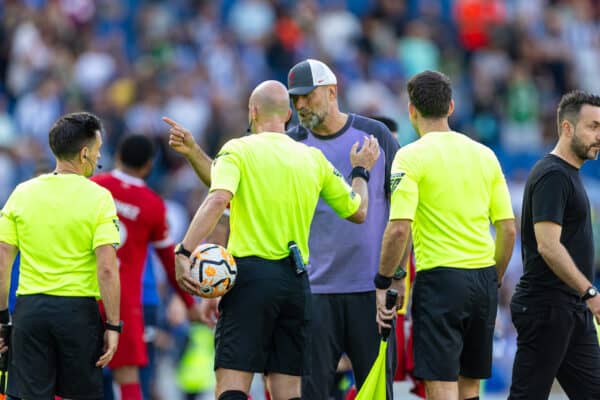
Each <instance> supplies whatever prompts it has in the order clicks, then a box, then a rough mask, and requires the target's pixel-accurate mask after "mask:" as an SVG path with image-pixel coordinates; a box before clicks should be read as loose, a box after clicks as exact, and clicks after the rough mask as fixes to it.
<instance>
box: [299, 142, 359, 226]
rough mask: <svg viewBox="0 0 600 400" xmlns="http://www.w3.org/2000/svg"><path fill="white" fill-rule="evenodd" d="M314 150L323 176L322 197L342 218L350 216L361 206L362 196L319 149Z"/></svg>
mask: <svg viewBox="0 0 600 400" xmlns="http://www.w3.org/2000/svg"><path fill="white" fill-rule="evenodd" d="M311 150H314V154H315V157H317V160H318V165H319V168H320V173H321V176H322V178H323V180H322V187H321V193H320V196H321V198H322V199H323V200H324V201H325V202H326V203H327V204H328V205H329V206H330V207H331V208H332V209H333V211H335V213H336V214H337V215H338V216H339V217H340V218H344V219H345V218H348V217H350V216H351V215H352V214H354V213H355V212H356V211H357V210H358V208H359V207H360V203H361V198H360V195H359V194H358V193H355V192H354V191H353V190H352V187H350V185H348V183H347V182H346V181H345V180H344V177H343V176H342V174H341V173H340V172H339V171H338V170H337V169H336V168H335V167H334V166H333V165H332V164H331V163H330V162H329V161H328V160H327V159H326V158H325V156H324V155H323V153H321V151H320V150H318V149H311Z"/></svg>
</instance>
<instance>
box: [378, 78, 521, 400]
mask: <svg viewBox="0 0 600 400" xmlns="http://www.w3.org/2000/svg"><path fill="white" fill-rule="evenodd" d="M408 96H409V106H408V110H409V116H410V121H411V123H412V125H413V127H414V128H415V129H416V131H417V133H418V134H419V135H420V136H421V138H420V139H419V140H417V141H416V142H413V143H411V144H409V145H407V146H405V147H403V148H402V149H400V150H399V151H398V153H397V154H396V157H395V159H394V163H393V164H392V176H391V179H390V181H391V191H392V199H391V208H390V222H389V223H388V226H387V228H386V230H385V233H384V237H383V244H382V250H381V261H380V267H379V273H378V274H377V275H376V277H375V285H376V287H377V307H378V314H377V315H378V317H377V318H378V322H379V325H380V326H387V324H386V323H385V322H384V321H385V320H386V319H390V318H392V317H393V316H394V314H393V312H389V311H387V310H386V308H385V289H387V287H389V286H390V284H391V277H392V275H393V274H394V271H395V270H396V268H397V266H398V265H399V262H400V259H401V256H402V254H403V252H404V251H408V249H406V242H407V240H408V237H409V235H410V233H411V231H412V234H413V241H414V249H415V254H416V259H417V275H416V280H415V284H414V289H413V304H412V315H413V327H414V355H415V371H414V375H415V376H416V377H417V378H421V379H424V380H425V387H426V391H427V398H428V399H432V400H446V399H457V398H460V399H463V400H464V399H469V400H474V399H478V398H479V397H478V396H479V380H480V379H483V378H486V377H489V376H490V374H491V362H492V339H493V333H494V322H495V318H496V308H497V305H498V292H497V288H498V285H499V283H501V282H502V277H503V276H504V271H505V270H506V266H507V264H508V261H509V260H510V256H511V254H512V249H513V245H514V241H515V235H516V233H515V224H514V216H513V211H512V205H511V201H510V195H509V193H508V188H507V185H506V182H505V179H504V176H503V174H502V170H501V168H500V164H499V162H498V160H497V159H496V156H495V155H494V153H493V152H492V150H490V149H489V148H487V147H485V146H483V145H481V144H479V143H477V142H475V141H473V140H471V139H469V138H468V137H466V136H465V135H463V134H460V133H457V132H453V131H452V130H450V127H449V125H448V117H449V116H450V115H451V114H452V111H453V110H454V101H453V100H452V88H451V86H450V80H449V79H448V78H447V77H446V76H445V75H443V74H441V73H439V72H433V71H426V72H423V73H420V74H418V75H416V76H414V77H413V78H412V79H411V80H410V81H409V82H408ZM490 221H491V222H492V223H493V224H494V227H495V228H496V241H495V244H494V240H493V238H492V237H491V235H490V230H489V228H490Z"/></svg>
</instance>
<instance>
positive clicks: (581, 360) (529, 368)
mask: <svg viewBox="0 0 600 400" xmlns="http://www.w3.org/2000/svg"><path fill="white" fill-rule="evenodd" d="M557 122H558V143H557V145H556V147H555V148H554V150H553V151H552V152H551V153H550V154H548V155H546V156H545V157H544V158H543V159H541V160H540V161H538V162H537V164H536V165H535V166H534V167H533V169H532V171H531V173H530V174H529V178H528V179H527V184H526V186H525V192H524V195H523V212H522V221H521V235H522V257H523V270H524V273H523V276H522V277H521V280H520V282H519V284H518V285H517V289H516V292H515V294H514V296H513V298H512V302H511V313H512V320H513V323H514V325H515V327H516V328H517V333H518V337H517V354H516V357H515V362H514V366H513V378H512V385H511V388H510V397H509V399H511V400H516V399H528V400H535V399H547V398H548V396H549V393H550V389H551V386H552V382H553V381H554V378H555V377H556V378H557V379H558V381H559V383H560V384H561V386H562V388H563V389H564V390H565V392H566V393H567V395H568V396H569V398H571V399H581V400H586V399H590V400H591V399H600V347H599V346H598V338H597V336H596V331H595V328H594V324H593V320H592V319H593V318H594V317H595V318H596V319H597V321H598V322H600V295H598V294H597V293H598V290H597V289H596V288H595V287H594V286H593V285H592V283H591V281H592V279H593V266H594V263H593V261H594V243H593V238H592V224H591V218H590V205H589V200H588V197H587V194H586V192H585V188H584V187H583V183H582V181H581V177H580V176H579V168H580V167H581V165H582V164H583V163H584V161H585V160H595V159H596V158H597V157H598V152H599V151H600V96H595V95H591V94H587V93H584V92H580V91H574V92H571V93H568V94H566V95H564V96H563V98H562V99H561V102H560V104H559V106H558V110H557Z"/></svg>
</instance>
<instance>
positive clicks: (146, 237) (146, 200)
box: [92, 135, 199, 400]
mask: <svg viewBox="0 0 600 400" xmlns="http://www.w3.org/2000/svg"><path fill="white" fill-rule="evenodd" d="M153 157H154V146H153V144H152V142H151V141H150V139H149V138H147V137H146V136H143V135H129V136H125V137H124V138H123V140H121V142H120V144H119V147H118V149H117V154H116V169H114V170H113V171H111V172H108V173H103V174H99V175H96V176H94V177H93V178H92V180H94V181H95V182H96V183H98V184H99V185H101V186H103V187H105V188H106V189H108V190H109V191H110V192H111V193H112V195H113V198H114V200H115V204H116V207H117V214H118V216H119V223H120V234H121V245H120V247H119V248H118V250H117V257H118V260H119V271H120V276H121V318H122V320H123V329H122V333H121V338H120V343H119V347H118V348H117V352H116V354H115V356H114V357H113V359H112V361H111V363H110V364H109V366H110V368H111V369H112V371H113V377H114V380H115V381H116V382H117V384H119V385H120V388H121V399H122V400H142V393H141V388H140V383H139V367H142V366H144V365H145V364H146V363H147V362H148V355H147V352H146V345H145V343H144V339H143V335H144V319H143V309H142V301H141V300H142V293H141V291H142V274H143V269H144V265H145V261H146V257H147V256H148V245H149V244H151V245H152V246H153V247H154V249H155V251H156V252H157V255H158V256H159V258H160V260H161V262H162V265H163V266H164V268H165V271H166V275H167V277H168V279H169V282H170V283H171V285H172V286H173V288H174V289H175V290H176V291H177V293H178V294H179V295H180V296H181V298H182V299H183V301H184V302H185V304H186V305H187V307H188V317H189V318H190V319H193V320H199V313H198V309H197V308H196V305H195V302H194V299H193V298H192V297H191V296H190V295H189V294H187V293H185V292H183V291H182V290H181V289H180V288H179V285H177V283H176V281H175V269H174V268H175V267H174V256H173V254H174V247H173V246H174V243H173V241H172V240H171V238H170V237H169V229H168V225H167V216H166V206H165V203H164V201H163V200H162V199H161V198H160V196H159V195H158V194H156V193H155V192H154V191H152V190H151V189H150V188H149V187H148V186H147V185H146V183H145V182H144V178H145V177H146V176H147V175H148V174H149V173H150V170H151V169H152V161H153Z"/></svg>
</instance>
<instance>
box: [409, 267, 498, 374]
mask: <svg viewBox="0 0 600 400" xmlns="http://www.w3.org/2000/svg"><path fill="white" fill-rule="evenodd" d="M497 306H498V277H497V274H496V268H495V267H486V268H479V269H461V268H448V267H438V268H434V269H431V270H427V271H420V272H418V273H417V277H416V279H415V286H414V289H413V304H412V313H413V329H414V335H413V341H414V342H413V346H414V356H415V372H414V375H415V376H416V377H418V378H420V379H424V380H430V381H457V380H458V376H459V375H461V376H464V377H466V378H473V379H484V378H488V377H489V376H490V375H491V369H492V341H493V337H494V325H495V322H496V311H497Z"/></svg>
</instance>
